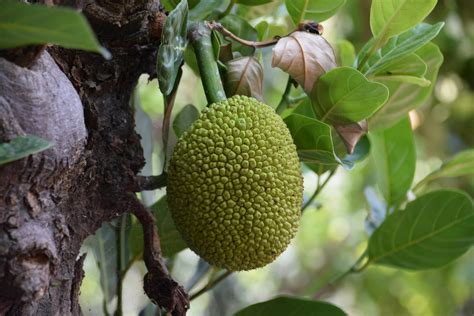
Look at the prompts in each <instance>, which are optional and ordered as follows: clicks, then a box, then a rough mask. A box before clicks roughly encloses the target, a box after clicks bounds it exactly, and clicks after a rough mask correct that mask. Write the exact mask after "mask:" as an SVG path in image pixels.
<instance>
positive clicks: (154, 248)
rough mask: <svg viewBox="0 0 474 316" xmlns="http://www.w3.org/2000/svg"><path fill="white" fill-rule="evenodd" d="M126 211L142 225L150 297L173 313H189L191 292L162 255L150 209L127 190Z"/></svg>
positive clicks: (144, 286) (179, 314)
mask: <svg viewBox="0 0 474 316" xmlns="http://www.w3.org/2000/svg"><path fill="white" fill-rule="evenodd" d="M126 197H127V200H126V201H125V203H126V205H127V211H128V212H130V213H132V214H133V215H135V216H136V217H137V219H138V221H139V222H140V224H141V225H142V226H143V242H144V245H143V260H144V262H145V265H146V267H147V269H148V273H147V274H146V275H145V278H144V285H143V288H144V290H145V293H146V294H147V295H148V297H149V298H150V299H151V300H152V301H153V302H154V303H156V304H157V305H159V306H160V307H163V308H165V309H166V310H167V311H168V312H169V313H171V315H173V316H182V315H186V310H188V309H189V299H188V294H187V293H186V291H185V290H184V288H183V287H182V286H180V285H179V284H178V283H177V282H176V281H174V280H173V279H172V278H171V276H170V274H169V272H168V269H167V268H166V265H165V263H164V261H163V258H162V257H161V247H160V238H159V236H158V230H157V228H156V224H155V219H154V217H153V215H152V213H151V212H149V211H148V210H147V209H146V207H145V206H143V204H142V203H141V202H140V201H139V200H138V199H137V197H136V196H135V194H133V193H129V194H127V196H126Z"/></svg>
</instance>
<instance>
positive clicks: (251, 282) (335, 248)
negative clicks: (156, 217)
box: [81, 0, 474, 316]
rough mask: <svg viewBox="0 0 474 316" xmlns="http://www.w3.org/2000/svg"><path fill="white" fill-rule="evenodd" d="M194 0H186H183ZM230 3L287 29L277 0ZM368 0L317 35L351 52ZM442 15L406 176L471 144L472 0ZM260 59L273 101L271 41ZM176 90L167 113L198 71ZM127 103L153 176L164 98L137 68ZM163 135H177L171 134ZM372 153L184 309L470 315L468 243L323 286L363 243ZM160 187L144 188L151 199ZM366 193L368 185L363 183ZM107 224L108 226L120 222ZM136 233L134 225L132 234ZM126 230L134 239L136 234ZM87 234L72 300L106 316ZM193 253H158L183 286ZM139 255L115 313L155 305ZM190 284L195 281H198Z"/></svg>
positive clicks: (279, 82)
mask: <svg viewBox="0 0 474 316" xmlns="http://www.w3.org/2000/svg"><path fill="white" fill-rule="evenodd" d="M190 4H191V5H192V1H190ZM234 10H235V13H237V14H238V15H240V16H242V17H243V18H244V19H246V20H247V21H249V23H250V24H251V25H253V26H256V25H257V24H258V23H259V22H261V21H268V22H269V23H271V24H273V25H277V26H278V29H279V30H289V29H290V26H289V25H290V20H289V18H288V14H287V12H286V9H285V7H284V5H282V3H281V2H280V1H273V2H272V3H269V4H266V5H263V6H258V7H247V6H244V5H238V6H236V7H234ZM369 11H370V1H369V0H357V1H351V0H350V1H347V3H346V4H345V6H344V7H343V8H342V9H341V10H340V11H339V12H338V14H337V15H336V16H334V17H332V18H330V19H329V20H327V21H325V22H324V23H323V25H324V28H325V33H324V36H325V38H326V39H327V40H328V41H329V42H330V43H331V44H332V45H333V47H337V43H338V42H339V41H340V40H343V39H347V40H349V41H351V42H352V43H353V44H354V46H355V47H356V51H358V50H359V49H360V48H361V47H362V45H363V44H364V43H365V42H366V41H367V40H368V39H369V38H370V36H371V33H370V27H369ZM438 21H445V22H446V26H445V27H444V28H443V30H442V31H441V34H440V35H439V36H438V37H437V38H436V39H435V41H434V42H435V43H436V44H437V45H439V47H440V48H441V51H442V52H443V54H444V64H443V65H442V67H441V70H440V74H439V78H438V81H437V83H436V86H435V89H434V92H433V94H432V96H431V97H430V99H429V100H428V101H427V102H425V104H424V105H423V106H421V107H419V108H418V109H417V110H416V111H415V112H412V113H411V114H410V116H411V119H412V124H413V125H414V127H415V131H416V143H417V167H416V175H415V181H414V183H417V181H419V180H420V179H422V178H423V177H424V176H426V175H427V174H428V173H430V172H431V171H433V170H435V169H436V168H438V167H439V166H440V165H441V163H442V161H444V160H446V159H447V158H449V157H451V156H452V155H453V154H455V153H456V152H458V151H460V150H463V149H466V148H472V147H474V137H473V135H474V1H472V0H457V1H455V0H439V1H438V4H437V6H436V8H435V10H434V11H433V12H432V13H431V15H430V16H429V18H428V22H430V23H435V22H438ZM261 53H262V58H263V62H264V63H263V65H264V69H265V86H264V92H265V99H266V101H267V103H268V104H270V105H272V106H276V105H277V104H278V101H279V100H280V97H281V93H282V92H283V90H284V87H285V84H286V78H287V77H286V75H285V74H284V73H283V72H282V71H280V70H277V69H272V68H271V67H270V62H271V54H270V53H271V48H266V49H264V50H262V51H261ZM183 69H184V74H183V79H182V83H181V85H180V87H179V90H178V93H177V101H176V106H175V109H174V112H173V113H174V114H176V113H178V112H179V110H180V109H181V108H183V107H184V106H185V105H187V104H193V105H195V106H196V107H197V108H198V109H202V108H203V107H204V106H205V104H206V101H205V96H204V92H203V90H202V85H201V83H200V80H199V78H198V77H197V76H196V75H195V74H194V72H193V71H192V70H191V69H190V68H189V67H188V66H185V67H184V68H183ZM133 103H134V106H136V108H137V114H136V120H137V130H138V131H139V133H140V134H141V135H142V138H143V140H142V141H143V146H144V148H145V154H146V156H147V157H146V158H147V166H146V167H145V168H144V170H143V171H142V173H143V174H145V175H149V174H160V173H161V171H162V170H161V169H162V165H163V152H162V147H161V134H160V133H161V123H162V118H163V99H162V96H161V94H160V93H159V89H158V85H157V81H156V80H152V81H149V80H148V78H147V77H145V76H143V77H142V78H141V79H140V82H139V84H138V87H137V93H136V95H135V99H134V101H133ZM171 139H172V140H171V143H172V144H173V142H175V141H176V136H175V135H174V134H173V135H171ZM304 174H305V199H307V198H308V197H309V196H310V195H311V194H312V192H313V191H314V188H315V186H316V179H317V176H316V175H315V174H314V173H312V172H311V171H309V170H305V173H304ZM372 174H373V172H372V169H371V162H370V159H367V160H366V161H364V162H362V163H360V164H358V165H357V167H356V168H355V169H354V170H351V171H346V170H343V169H342V168H339V170H338V172H337V173H336V175H335V176H334V177H333V178H332V180H331V181H330V182H329V184H328V186H326V187H325V189H324V190H323V192H322V194H321V195H320V196H319V197H318V199H317V201H315V202H314V203H313V204H312V205H311V206H310V207H309V208H308V209H307V211H306V212H305V213H304V215H303V217H302V220H301V226H300V229H299V232H298V235H297V237H296V238H295V239H294V241H293V242H292V244H291V246H290V247H289V248H288V249H287V251H286V252H285V253H284V254H283V255H282V256H280V257H279V258H278V259H277V260H276V261H275V262H274V263H273V264H270V265H269V266H267V267H265V268H262V269H258V270H254V271H250V272H240V273H234V274H233V275H231V276H230V277H228V278H227V279H226V280H225V281H223V282H222V283H220V284H219V285H218V286H216V287H215V289H214V290H212V291H209V292H208V293H206V294H205V295H202V296H200V297H199V298H198V299H196V300H194V301H193V302H192V305H191V306H192V308H191V310H190V311H189V315H192V316H198V315H212V316H213V315H224V316H225V315H232V314H233V313H234V312H235V311H237V310H239V309H241V308H243V307H245V306H247V305H250V304H253V303H256V302H259V301H262V300H266V299H269V298H272V297H274V296H276V295H278V294H292V295H298V296H306V297H308V298H318V299H320V300H324V301H329V302H332V303H334V304H336V305H338V306H339V307H341V308H342V309H343V310H345V311H346V312H348V313H349V315H384V316H391V315H420V316H441V315H460V316H461V315H462V316H468V315H469V316H472V315H474V251H472V250H471V251H469V252H468V253H467V254H465V255H464V256H462V257H461V258H460V259H458V260H456V261H454V262H453V263H451V264H449V265H448V266H446V267H444V268H442V269H437V270H430V271H425V272H407V271H401V270H397V269H393V268H385V267H380V266H370V267H369V268H368V269H366V270H364V271H363V272H362V273H358V274H351V275H349V276H347V277H346V278H344V279H343V280H342V281H340V282H338V283H336V284H334V285H332V286H325V285H326V284H327V283H328V282H329V281H330V280H331V279H332V278H334V277H335V276H336V275H338V274H340V273H342V272H344V271H345V270H347V269H348V268H349V267H350V266H351V264H352V263H353V262H354V260H355V259H356V258H357V257H358V256H359V255H360V253H361V252H362V251H363V250H364V249H365V243H366V240H367V235H366V232H365V228H364V220H365V218H366V216H367V212H368V204H367V201H366V198H365V195H364V191H365V192H367V188H368V187H370V186H371V185H373V182H374V179H373V176H372ZM435 187H452V188H460V189H462V190H464V191H466V192H468V193H469V194H470V195H471V196H473V195H474V179H473V178H472V177H470V178H469V177H463V178H449V179H441V180H438V181H436V182H435V183H434V185H433V188H435ZM164 191H165V190H160V191H156V192H148V193H146V194H143V195H142V199H143V201H144V202H145V203H146V204H148V205H151V204H152V203H153V202H155V201H156V200H157V199H158V198H159V197H160V196H162V195H164V193H165V192H164ZM369 194H370V193H369ZM111 227H112V228H113V227H118V222H117V223H115V224H112V225H111ZM138 234H139V233H138ZM132 238H134V239H138V240H140V238H141V236H133V237H132ZM95 242H96V241H94V240H92V239H91V240H89V241H88V242H87V243H86V244H85V246H84V249H83V251H84V252H87V253H88V256H87V259H86V264H85V272H86V277H85V279H84V281H83V285H82V288H81V305H82V307H83V312H84V314H85V315H104V314H105V312H104V310H105V309H104V308H106V309H107V310H108V312H109V313H111V314H112V312H113V310H114V306H115V305H116V302H117V298H116V297H115V298H112V299H111V302H110V303H109V304H108V306H106V307H104V306H103V304H102V301H103V297H104V295H106V296H107V295H109V294H107V293H106V294H104V291H103V290H102V289H101V286H100V281H99V280H100V273H99V271H100V269H101V268H102V269H104V268H105V269H107V267H104V266H99V265H98V264H97V260H96V258H97V257H98V256H100V254H97V253H96V255H94V253H93V251H92V250H91V249H92V248H94V247H95V246H94V243H95ZM115 246H116V244H115V243H114V242H112V243H109V244H107V243H104V244H103V245H102V250H103V254H102V255H103V256H104V257H109V258H115V257H114V254H115V251H114V247H115ZM198 260H199V258H198V257H197V256H196V255H194V254H193V253H192V252H191V251H190V250H184V251H182V252H180V253H179V254H178V255H176V256H174V257H173V258H169V259H168V263H169V266H170V268H171V271H172V275H173V276H174V277H175V279H176V280H177V281H178V282H180V283H181V284H187V283H188V282H189V280H190V278H191V277H192V275H193V274H194V272H195V270H196V266H197V264H198ZM144 272H145V271H144V267H143V264H142V262H141V261H139V260H138V261H137V262H136V263H135V264H134V265H133V266H132V267H131V268H130V269H129V270H128V272H127V274H126V275H125V276H124V281H123V301H124V304H123V313H124V314H125V315H138V314H139V312H140V311H142V312H141V314H142V315H156V314H157V311H156V310H155V307H154V306H153V305H151V304H149V302H148V299H147V298H146V297H145V295H144V294H143V290H142V284H141V282H142V281H141V280H142V277H143V274H144ZM201 283H202V284H199V285H198V286H197V287H196V288H199V287H200V286H202V285H204V284H205V282H201Z"/></svg>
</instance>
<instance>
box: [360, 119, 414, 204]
mask: <svg viewBox="0 0 474 316" xmlns="http://www.w3.org/2000/svg"><path fill="white" fill-rule="evenodd" d="M369 137H370V142H371V144H372V157H373V159H374V166H375V174H376V179H377V184H378V186H379V188H380V189H381V191H382V193H383V195H384V197H385V200H386V202H387V205H388V206H389V207H390V206H395V205H397V204H398V203H399V202H401V201H403V199H404V198H405V196H406V193H407V192H408V190H409V189H410V187H411V183H412V181H413V176H414V175H415V165H416V149H415V142H414V138H413V132H412V130H411V126H410V120H409V119H408V118H405V119H403V120H401V121H400V122H399V123H397V124H396V125H394V126H393V127H391V128H389V129H385V130H383V131H379V132H371V133H370V134H369Z"/></svg>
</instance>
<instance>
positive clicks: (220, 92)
mask: <svg viewBox="0 0 474 316" xmlns="http://www.w3.org/2000/svg"><path fill="white" fill-rule="evenodd" d="M188 38H189V40H190V42H191V44H192V45H193V48H194V54H195V55H196V60H197V63H198V67H199V73H200V74H201V80H202V85H203V87H204V93H205V94H206V98H207V102H208V103H209V104H211V103H215V102H219V101H223V100H225V99H226V98H227V97H226V95H225V91H224V86H223V85H222V81H221V77H220V74H219V68H218V67H217V62H216V57H215V56H214V50H213V48H212V43H211V30H210V29H209V28H208V27H207V26H206V25H205V24H204V23H202V22H196V23H193V24H191V25H190V26H189V28H188Z"/></svg>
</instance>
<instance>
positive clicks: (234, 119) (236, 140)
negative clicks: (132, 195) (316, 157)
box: [167, 96, 303, 271]
mask: <svg viewBox="0 0 474 316" xmlns="http://www.w3.org/2000/svg"><path fill="white" fill-rule="evenodd" d="M167 193H168V202H169V206H170V208H171V214H172V217H173V219H174V222H175V224H176V228H177V229H178V231H179V232H180V233H181V235H182V236H183V238H184V239H185V241H186V242H187V243H188V245H189V248H191V250H193V251H194V252H195V253H197V254H198V255H199V256H201V257H202V258H203V259H205V260H206V261H208V262H209V263H210V264H212V265H215V266H219V267H223V268H226V269H228V270H232V271H240V270H250V269H255V268H259V267H263V266H265V265H267V264H268V263H270V262H272V261H273V260H275V258H276V257H277V256H278V255H279V254H281V253H282V252H283V251H284V250H285V249H286V248H287V246H288V244H289V243H290V241H291V239H292V238H293V237H294V235H295V233H296V231H297V228H298V224H299V219H300V213H301V203H302V196H303V178H302V175H301V170H300V164H299V160H298V156H297V153H296V147H295V145H294V144H293V140H292V138H291V135H290V133H289V131H288V129H287V127H286V125H285V123H284V122H283V121H282V119H281V118H280V117H279V116H278V115H277V114H275V112H274V111H273V109H272V108H271V107H270V106H268V105H266V104H264V103H261V102H259V101H257V100H255V99H253V98H248V97H244V96H234V97H232V98H229V99H227V100H225V101H222V102H218V103H214V104H212V105H210V106H209V107H208V108H207V109H205V110H203V111H202V113H201V116H200V118H199V119H198V120H197V121H196V122H194V124H193V125H192V126H191V128H190V129H189V131H187V132H186V133H185V134H183V136H182V137H181V138H180V139H179V141H178V143H177V145H176V147H175V150H174V153H173V156H172V158H171V162H170V166H169V169H168V187H167Z"/></svg>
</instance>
